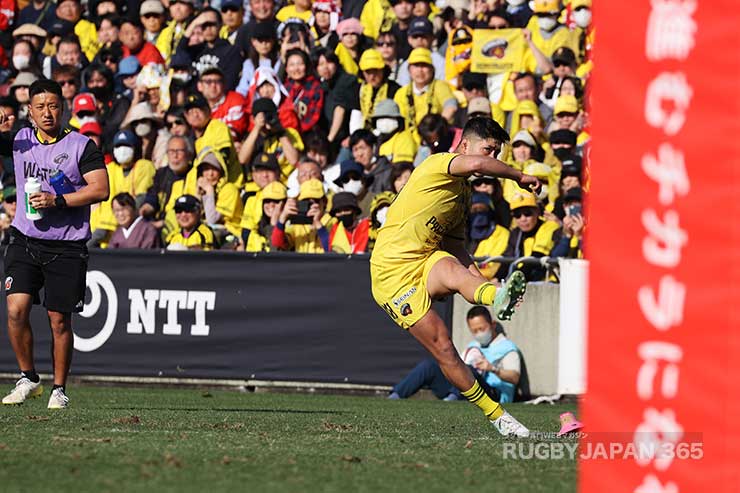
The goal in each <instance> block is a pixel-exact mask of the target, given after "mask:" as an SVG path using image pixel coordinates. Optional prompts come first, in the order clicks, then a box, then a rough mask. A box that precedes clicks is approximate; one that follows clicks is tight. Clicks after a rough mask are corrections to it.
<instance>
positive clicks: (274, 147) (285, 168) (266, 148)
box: [263, 128, 303, 184]
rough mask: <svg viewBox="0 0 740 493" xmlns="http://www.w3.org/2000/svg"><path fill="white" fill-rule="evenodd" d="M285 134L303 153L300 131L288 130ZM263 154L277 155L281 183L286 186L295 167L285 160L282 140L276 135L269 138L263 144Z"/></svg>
mask: <svg viewBox="0 0 740 493" xmlns="http://www.w3.org/2000/svg"><path fill="white" fill-rule="evenodd" d="M285 134H286V135H287V136H288V139H290V142H291V143H292V144H293V147H295V148H296V150H297V151H298V152H302V151H303V139H301V134H300V133H298V130H296V129H294V128H286V129H285ZM278 151H280V152H278ZM263 152H266V153H267V154H277V160H278V164H279V165H280V173H281V174H282V176H281V178H280V181H282V182H283V184H285V183H286V182H287V180H288V176H290V174H291V173H292V172H293V170H294V169H295V167H294V166H293V165H292V164H291V163H290V162H289V161H288V160H287V159H286V158H285V154H284V153H283V151H282V148H281V147H280V139H279V138H278V137H276V136H274V135H273V136H270V137H267V138H266V139H265V141H264V144H263Z"/></svg>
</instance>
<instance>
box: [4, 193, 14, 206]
mask: <svg viewBox="0 0 740 493" xmlns="http://www.w3.org/2000/svg"><path fill="white" fill-rule="evenodd" d="M3 202H5V203H6V204H15V195H9V196H7V197H5V198H4V199H3Z"/></svg>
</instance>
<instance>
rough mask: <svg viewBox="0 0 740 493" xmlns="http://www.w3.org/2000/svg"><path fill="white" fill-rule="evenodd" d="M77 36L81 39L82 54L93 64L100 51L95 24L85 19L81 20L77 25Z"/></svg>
mask: <svg viewBox="0 0 740 493" xmlns="http://www.w3.org/2000/svg"><path fill="white" fill-rule="evenodd" d="M75 35H76V36H77V37H78V38H79V39H80V47H81V48H82V52H83V53H84V54H85V56H86V57H87V59H88V61H91V62H92V61H93V58H95V55H97V54H98V50H100V42H99V41H98V30H97V29H95V24H93V23H92V22H90V21H87V20H85V19H80V20H79V21H77V24H75Z"/></svg>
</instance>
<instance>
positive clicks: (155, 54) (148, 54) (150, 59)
mask: <svg viewBox="0 0 740 493" xmlns="http://www.w3.org/2000/svg"><path fill="white" fill-rule="evenodd" d="M127 56H131V50H129V49H128V48H126V47H125V46H124V47H123V57H124V58H126V57H127ZM135 56H136V58H137V59H138V60H139V63H140V64H141V66H142V67H143V66H145V65H149V64H150V63H155V64H159V65H164V58H162V54H161V53H160V52H159V50H158V49H157V47H156V46H154V45H153V44H151V43H150V42H149V41H144V46H142V47H141V49H140V50H139V52H138V53H136V55H135Z"/></svg>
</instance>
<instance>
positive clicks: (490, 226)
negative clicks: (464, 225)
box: [467, 192, 509, 279]
mask: <svg viewBox="0 0 740 493" xmlns="http://www.w3.org/2000/svg"><path fill="white" fill-rule="evenodd" d="M467 231H468V237H467V250H468V252H470V254H471V255H472V256H473V257H474V258H489V257H498V256H500V255H503V254H504V252H505V251H506V247H507V246H508V243H509V230H508V229H507V228H505V227H504V226H500V225H498V224H496V221H495V216H494V214H493V203H492V202H491V198H490V197H489V196H488V195H486V194H484V193H480V192H474V193H473V195H472V198H471V204H470V214H469V215H468V230H467ZM478 268H479V269H480V271H481V274H483V275H484V276H486V277H487V278H488V279H494V278H496V279H501V278H504V277H506V267H505V266H503V267H502V265H501V264H499V263H497V262H479V263H478Z"/></svg>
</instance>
